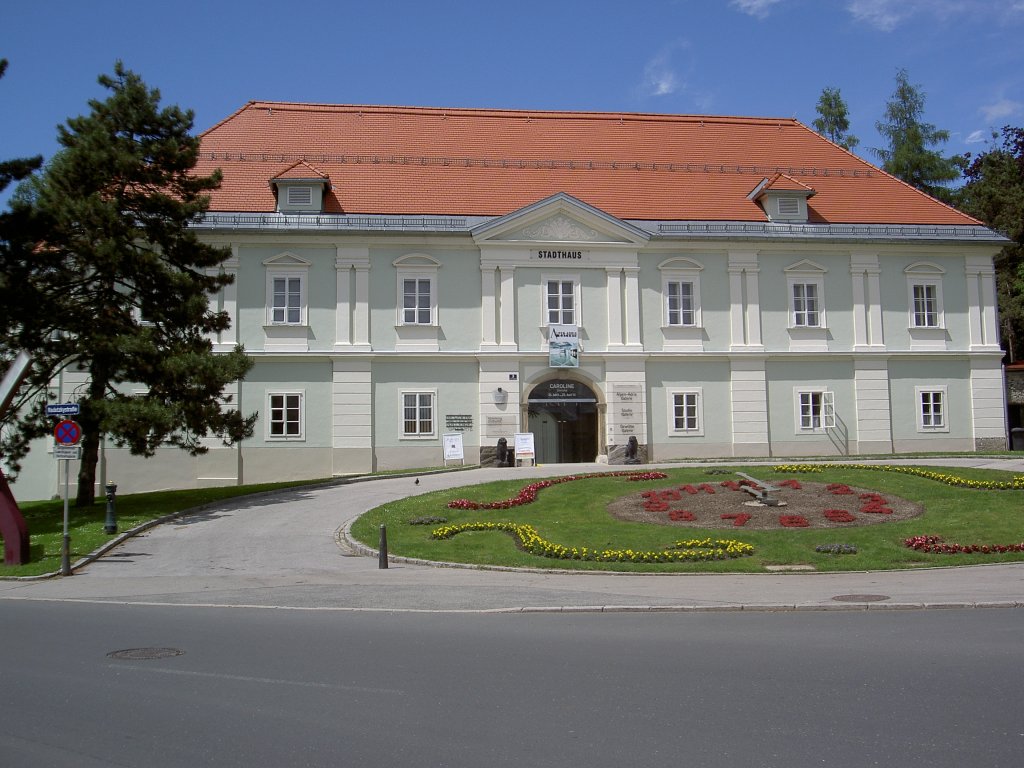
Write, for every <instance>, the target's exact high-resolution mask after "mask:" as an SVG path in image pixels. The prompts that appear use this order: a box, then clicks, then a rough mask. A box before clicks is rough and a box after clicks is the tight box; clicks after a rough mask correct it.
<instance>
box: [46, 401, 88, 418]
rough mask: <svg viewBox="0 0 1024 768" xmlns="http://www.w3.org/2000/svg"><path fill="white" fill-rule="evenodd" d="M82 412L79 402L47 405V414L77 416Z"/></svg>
mask: <svg viewBox="0 0 1024 768" xmlns="http://www.w3.org/2000/svg"><path fill="white" fill-rule="evenodd" d="M81 412H82V409H81V408H80V407H79V405H78V403H50V404H49V405H47V406H46V415H47V416H77V415H78V414H80V413H81Z"/></svg>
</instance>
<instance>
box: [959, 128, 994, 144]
mask: <svg viewBox="0 0 1024 768" xmlns="http://www.w3.org/2000/svg"><path fill="white" fill-rule="evenodd" d="M987 138H988V131H972V132H971V134H970V135H969V136H968V137H967V138H966V139H964V143H965V144H981V143H982V142H984V141H985V139H987Z"/></svg>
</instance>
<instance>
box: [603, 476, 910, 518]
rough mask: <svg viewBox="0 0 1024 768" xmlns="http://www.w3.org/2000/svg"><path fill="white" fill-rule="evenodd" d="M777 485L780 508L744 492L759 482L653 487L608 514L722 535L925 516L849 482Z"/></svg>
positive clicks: (611, 507) (626, 499)
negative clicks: (735, 531)
mask: <svg viewBox="0 0 1024 768" xmlns="http://www.w3.org/2000/svg"><path fill="white" fill-rule="evenodd" d="M776 485H777V486H778V487H779V491H778V492H777V493H773V494H772V495H773V496H774V497H776V498H777V500H778V501H780V502H782V503H781V504H780V505H779V506H774V507H773V506H764V505H759V504H757V503H756V500H754V499H752V498H751V496H750V494H749V493H747V492H746V491H744V490H743V489H744V488H753V487H754V483H751V482H750V481H748V480H743V481H740V480H724V481H721V482H717V483H715V485H714V486H711V485H708V484H707V483H704V484H701V485H689V486H688V485H674V486H670V487H667V488H652V489H651V490H646V491H643V492H642V493H636V494H630V495H627V496H622V497H619V498H618V499H615V500H614V501H612V502H610V503H609V504H608V506H607V509H608V512H609V513H610V514H611V515H612V516H613V517H616V518H618V519H620V520H628V521H630V522H639V523H651V524H655V525H681V526H686V527H694V528H709V529H718V530H721V529H724V528H746V529H748V530H750V529H757V530H778V529H783V530H793V529H796V528H845V527H853V526H863V525H874V524H879V523H887V522H891V521H895V520H906V519H908V518H911V517H916V516H917V515H920V514H921V513H922V512H924V508H923V507H922V506H921V505H920V504H915V503H913V502H910V501H908V500H906V499H902V498H900V497H898V496H892V495H888V494H887V495H885V496H883V495H881V494H878V493H875V492H874V491H869V490H867V489H864V488H851V487H850V486H848V485H846V484H844V483H831V484H828V485H825V484H822V483H815V482H804V483H801V482H795V481H794V482H790V481H789V480H783V481H781V482H778V483H776ZM688 487H689V488H693V491H694V492H693V493H691V492H690V491H688V490H687V488H688Z"/></svg>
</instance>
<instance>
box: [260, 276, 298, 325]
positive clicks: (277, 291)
mask: <svg viewBox="0 0 1024 768" xmlns="http://www.w3.org/2000/svg"><path fill="white" fill-rule="evenodd" d="M268 281H269V283H270V324H271V325H304V324H305V323H304V322H303V315H304V312H303V310H304V309H305V306H306V276H305V275H302V274H297V273H296V274H287V273H281V274H272V275H270V276H269V278H268Z"/></svg>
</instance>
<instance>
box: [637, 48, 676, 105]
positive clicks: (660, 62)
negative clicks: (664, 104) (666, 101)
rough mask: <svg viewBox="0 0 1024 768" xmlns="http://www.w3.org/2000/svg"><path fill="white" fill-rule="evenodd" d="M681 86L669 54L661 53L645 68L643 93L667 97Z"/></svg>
mask: <svg viewBox="0 0 1024 768" xmlns="http://www.w3.org/2000/svg"><path fill="white" fill-rule="evenodd" d="M678 86H679V79H678V76H677V75H676V73H675V71H674V70H673V69H672V62H671V60H670V57H669V55H668V54H665V53H661V54H658V55H657V56H655V57H654V58H653V59H651V60H650V61H648V62H647V66H645V67H644V83H643V91H644V93H645V94H646V95H648V96H667V95H669V94H670V93H673V92H674V91H675V90H676V88H677V87H678Z"/></svg>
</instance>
